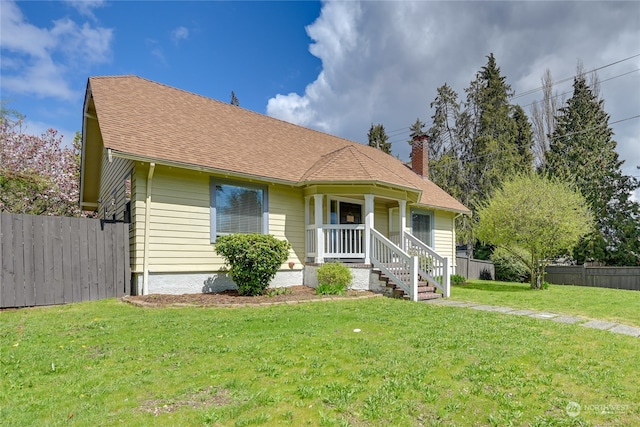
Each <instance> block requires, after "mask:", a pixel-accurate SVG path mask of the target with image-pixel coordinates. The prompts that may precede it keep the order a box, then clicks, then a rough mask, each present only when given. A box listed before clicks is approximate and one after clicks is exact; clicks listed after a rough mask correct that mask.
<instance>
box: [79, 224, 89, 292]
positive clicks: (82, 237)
mask: <svg viewBox="0 0 640 427" xmlns="http://www.w3.org/2000/svg"><path fill="white" fill-rule="evenodd" d="M88 226H89V221H82V220H81V221H79V227H78V229H79V235H78V248H79V250H80V279H79V280H80V286H79V288H80V301H89V300H90V299H91V293H90V292H89V284H90V282H89V251H88V250H85V248H88V245H89V241H88V240H87V233H88Z"/></svg>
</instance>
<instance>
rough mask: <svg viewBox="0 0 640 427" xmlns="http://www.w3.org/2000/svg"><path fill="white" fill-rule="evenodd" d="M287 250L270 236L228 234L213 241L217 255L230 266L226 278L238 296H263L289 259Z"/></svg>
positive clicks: (284, 243)
mask: <svg viewBox="0 0 640 427" xmlns="http://www.w3.org/2000/svg"><path fill="white" fill-rule="evenodd" d="M290 247H291V245H290V244H289V242H287V241H284V240H278V239H276V238H275V237H273V236H271V235H269V234H230V235H228V236H221V237H218V239H217V241H216V253H217V254H219V255H222V256H223V257H224V259H225V261H226V262H227V263H228V264H229V265H230V266H231V267H230V269H229V276H231V279H233V281H234V282H236V285H238V292H239V293H240V295H262V294H263V293H264V291H265V289H266V288H267V286H269V282H270V281H271V280H272V279H273V278H274V277H275V275H276V273H277V272H278V270H279V269H280V266H281V265H282V264H283V263H284V262H285V261H286V260H287V258H288V257H289V248H290Z"/></svg>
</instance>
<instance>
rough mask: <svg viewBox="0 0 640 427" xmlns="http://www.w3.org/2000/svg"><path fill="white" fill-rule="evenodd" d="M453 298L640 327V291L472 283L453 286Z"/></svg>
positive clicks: (484, 282)
mask: <svg viewBox="0 0 640 427" xmlns="http://www.w3.org/2000/svg"><path fill="white" fill-rule="evenodd" d="M451 299H453V300H457V301H473V302H478V303H482V304H490V305H504V306H508V307H514V308H526V309H532V310H539V311H550V312H555V313H561V314H573V315H579V316H585V317H589V318H595V319H602V320H610V321H612V322H618V323H622V324H625V325H630V326H640V292H638V291H627V290H621V289H605V288H591V287H585V286H568V285H550V286H549V289H546V290H533V289H531V288H530V286H529V284H528V283H511V282H497V281H485V280H470V281H469V283H468V284H466V285H461V286H452V287H451Z"/></svg>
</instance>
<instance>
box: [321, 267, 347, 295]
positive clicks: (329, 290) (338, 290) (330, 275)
mask: <svg viewBox="0 0 640 427" xmlns="http://www.w3.org/2000/svg"><path fill="white" fill-rule="evenodd" d="M317 274H318V287H317V288H316V294H318V295H342V294H344V293H345V292H346V290H347V288H348V287H349V286H350V285H351V281H352V280H353V275H352V274H351V270H349V268H348V267H347V266H345V265H344V264H342V263H339V262H328V263H325V264H322V265H321V266H320V268H318V272H317Z"/></svg>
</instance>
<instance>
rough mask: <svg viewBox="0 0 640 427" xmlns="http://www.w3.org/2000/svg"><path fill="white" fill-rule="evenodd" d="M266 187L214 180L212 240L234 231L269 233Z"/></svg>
mask: <svg viewBox="0 0 640 427" xmlns="http://www.w3.org/2000/svg"><path fill="white" fill-rule="evenodd" d="M267 200H268V199H267V187H266V186H262V185H254V184H245V183H241V182H235V181H221V180H214V179H212V180H211V242H215V240H216V237H217V236H223V235H226V234H233V233H268V206H267Z"/></svg>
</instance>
